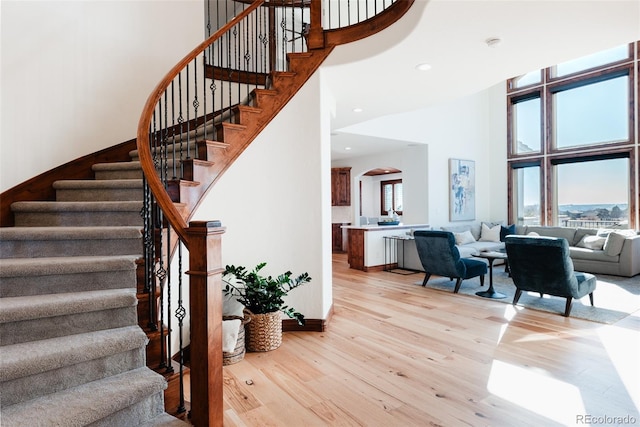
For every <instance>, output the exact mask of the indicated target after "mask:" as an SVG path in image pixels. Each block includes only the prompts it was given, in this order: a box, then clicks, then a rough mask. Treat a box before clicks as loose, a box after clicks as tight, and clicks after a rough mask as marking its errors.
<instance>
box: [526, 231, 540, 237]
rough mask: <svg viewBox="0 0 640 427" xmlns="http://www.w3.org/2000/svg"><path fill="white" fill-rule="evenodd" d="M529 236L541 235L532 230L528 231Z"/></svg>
mask: <svg viewBox="0 0 640 427" xmlns="http://www.w3.org/2000/svg"><path fill="white" fill-rule="evenodd" d="M527 236H531V237H540V235H539V234H538V233H536V232H535V231H530V232H528V233H527Z"/></svg>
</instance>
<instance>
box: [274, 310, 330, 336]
mask: <svg viewBox="0 0 640 427" xmlns="http://www.w3.org/2000/svg"><path fill="white" fill-rule="evenodd" d="M332 317H333V304H332V305H331V308H329V312H328V313H327V318H326V319H305V320H306V321H305V325H304V326H300V325H299V324H298V321H297V320H295V319H283V320H282V332H296V331H302V332H324V331H326V330H327V326H328V325H329V322H330V321H331V318H332Z"/></svg>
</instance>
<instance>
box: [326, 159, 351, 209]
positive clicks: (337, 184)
mask: <svg viewBox="0 0 640 427" xmlns="http://www.w3.org/2000/svg"><path fill="white" fill-rule="evenodd" d="M331 206H351V168H331Z"/></svg>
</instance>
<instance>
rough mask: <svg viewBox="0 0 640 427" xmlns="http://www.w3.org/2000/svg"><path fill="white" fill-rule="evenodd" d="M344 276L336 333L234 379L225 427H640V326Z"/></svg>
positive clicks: (227, 372) (228, 376)
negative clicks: (636, 426)
mask: <svg viewBox="0 0 640 427" xmlns="http://www.w3.org/2000/svg"><path fill="white" fill-rule="evenodd" d="M333 267H334V272H333V285H334V286H333V300H334V315H333V318H332V319H331V322H330V324H329V327H328V329H327V331H326V332H323V333H315V332H304V333H300V332H286V333H285V334H284V338H283V344H282V346H281V347H280V348H278V349H277V350H274V351H271V352H267V353H247V354H246V356H245V359H244V360H243V361H241V362H239V363H236V364H234V365H229V366H225V367H224V376H225V389H224V393H225V395H224V402H225V419H224V423H225V426H329V425H330V426H447V427H448V426H453V427H456V426H505V427H514V426H518V427H519V426H535V427H540V426H566V425H575V426H584V425H608V426H611V425H640V414H639V408H640V313H635V314H634V315H633V316H629V317H627V318H625V319H623V320H621V321H620V322H618V323H617V324H615V325H603V324H599V323H594V322H589V321H584V320H580V319H574V318H565V317H563V316H562V315H560V314H557V315H554V314H549V313H545V312H542V311H536V310H532V309H525V308H521V307H513V306H512V305H511V304H505V303H502V302H496V301H491V300H487V299H483V298H480V297H469V296H463V295H455V294H453V293H452V292H440V291H436V290H432V289H426V288H423V287H421V286H419V284H418V285H417V284H416V282H420V281H421V280H422V278H423V275H422V274H414V275H407V276H404V275H400V274H393V273H389V272H377V273H364V272H360V271H356V270H351V269H349V268H348V265H347V263H346V256H343V255H334V262H333ZM462 286H465V282H463V283H462ZM466 286H476V285H475V284H466ZM452 291H453V284H452ZM588 416H591V417H609V418H599V419H598V418H592V419H591V420H589V419H588V418H587V417H588ZM625 416H627V417H632V418H631V419H628V421H634V420H635V422H631V423H630V422H628V421H626V422H625V420H624V419H616V418H614V417H625ZM588 421H590V422H588ZM594 421H595V422H594ZM598 421H599V422H598Z"/></svg>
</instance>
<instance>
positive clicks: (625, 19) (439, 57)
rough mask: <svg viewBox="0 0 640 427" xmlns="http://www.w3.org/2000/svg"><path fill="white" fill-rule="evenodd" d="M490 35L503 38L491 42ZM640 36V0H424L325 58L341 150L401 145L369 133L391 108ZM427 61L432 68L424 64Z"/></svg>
mask: <svg viewBox="0 0 640 427" xmlns="http://www.w3.org/2000/svg"><path fill="white" fill-rule="evenodd" d="M490 38H499V39H500V42H499V43H498V44H497V45H495V46H494V47H489V46H488V45H487V43H486V41H487V39H490ZM639 39H640V0H624V1H616V0H593V1H591V0H586V1H585V0H553V1H551V0H537V1H533V0H430V1H427V0H416V2H415V4H414V5H413V6H412V8H411V9H410V10H409V12H408V13H407V14H406V15H405V16H404V17H403V18H402V19H401V20H400V21H398V22H397V23H395V24H394V25H393V26H391V27H389V28H387V29H385V30H384V31H382V32H381V33H378V34H376V35H374V36H372V37H369V38H366V39H364V40H361V41H358V42H354V43H351V44H348V45H343V46H338V47H337V48H336V49H335V51H334V52H333V53H332V54H331V55H330V56H329V58H328V59H327V61H326V62H325V64H324V65H323V81H324V82H326V84H327V86H328V88H329V89H330V91H331V92H332V96H333V98H334V100H335V117H334V118H333V120H332V159H334V160H335V159H342V158H347V157H352V156H356V155H365V154H367V153H373V152H379V151H384V150H390V149H392V148H393V147H397V144H398V143H399V142H398V141H393V140H388V139H384V138H375V137H371V136H363V135H362V134H363V133H367V132H366V129H368V128H371V127H372V126H373V127H375V125H376V121H377V119H380V118H382V117H385V116H391V115H394V114H399V113H405V112H410V111H415V110H420V109H424V108H429V107H432V106H434V105H437V104H439V103H443V102H447V101H451V100H454V99H456V98H460V97H464V96H467V95H471V94H473V93H477V92H479V91H482V90H484V89H486V88H488V87H491V86H493V85H495V84H498V83H501V82H503V81H505V80H506V79H508V78H510V77H513V76H516V75H520V74H524V73H526V72H529V71H532V70H535V69H539V68H543V67H547V66H550V65H554V64H557V63H560V62H563V61H567V60H569V59H574V58H577V57H580V56H584V55H587V54H590V53H593V52H597V51H600V50H604V49H607V48H611V47H615V46H617V45H620V44H623V43H629V42H632V41H635V40H639ZM421 63H428V64H430V65H431V67H432V68H431V69H430V70H429V71H418V70H416V68H415V67H416V65H418V64H421ZM354 108H361V109H362V112H358V113H356V112H354V111H353V110H354ZM386 120H387V121H388V120H389V117H386ZM369 133H370V134H371V132H370V131H369ZM404 143H405V144H406V141H405V142H404ZM345 146H350V147H354V148H357V149H354V150H351V151H345V150H344V147H345Z"/></svg>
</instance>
